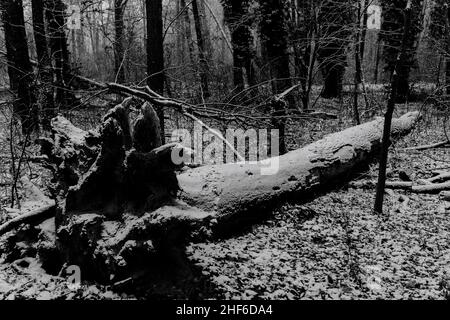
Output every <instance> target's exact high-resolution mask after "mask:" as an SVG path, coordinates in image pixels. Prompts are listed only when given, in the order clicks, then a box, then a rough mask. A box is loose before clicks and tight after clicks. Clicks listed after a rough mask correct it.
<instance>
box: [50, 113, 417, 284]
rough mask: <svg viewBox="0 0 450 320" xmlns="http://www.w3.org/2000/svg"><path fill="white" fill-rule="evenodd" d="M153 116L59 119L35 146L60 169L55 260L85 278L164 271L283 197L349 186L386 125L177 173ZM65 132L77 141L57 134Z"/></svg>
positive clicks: (397, 132) (406, 126)
mask: <svg viewBox="0 0 450 320" xmlns="http://www.w3.org/2000/svg"><path fill="white" fill-rule="evenodd" d="M149 108H150V106H149V105H146V106H143V107H142V108H141V116H140V118H139V119H138V120H137V121H135V122H134V124H133V125H132V124H131V123H130V119H129V118H128V115H127V112H126V110H124V109H126V108H125V107H124V106H120V105H119V106H117V107H115V108H113V109H111V110H110V112H109V113H108V115H107V116H105V117H104V119H103V123H102V125H101V127H100V130H99V131H98V133H97V132H93V133H85V132H82V131H78V130H73V128H72V127H71V126H69V125H68V124H67V123H66V124H65V121H64V120H63V119H62V118H56V119H54V121H53V122H52V125H53V126H54V127H55V129H54V137H53V139H48V140H45V139H44V140H42V141H41V145H42V150H43V152H44V153H45V154H46V155H47V156H48V158H49V159H50V161H51V162H53V163H54V164H56V165H57V170H56V173H57V175H56V179H57V180H58V181H59V183H58V184H57V185H56V187H55V188H56V190H61V192H59V193H58V194H59V195H62V196H60V197H59V198H58V199H57V203H58V210H57V213H56V215H55V223H56V228H57V232H56V237H57V239H56V244H57V246H58V251H59V252H60V254H61V255H62V259H61V260H62V261H65V262H67V263H68V264H76V265H79V266H80V267H81V268H82V269H83V272H84V273H83V274H84V275H85V277H87V278H94V279H96V280H99V281H102V282H110V281H114V282H117V281H121V280H122V279H125V278H127V277H129V275H130V273H133V272H138V270H142V269H144V270H147V271H148V270H149V266H157V265H158V264H159V265H161V261H160V259H161V258H162V257H164V255H165V254H167V253H171V252H181V256H182V252H183V248H184V246H185V245H186V243H187V242H188V241H203V240H205V239H206V238H210V237H211V236H215V235H218V234H219V233H220V232H221V231H222V230H230V225H229V224H228V223H229V222H233V223H239V222H242V221H243V220H244V219H246V218H248V217H253V216H254V215H253V214H254V213H261V212H266V213H269V212H270V210H269V209H270V208H271V207H272V206H273V205H275V204H276V203H278V202H280V201H282V200H284V199H288V198H293V199H296V200H303V199H305V197H306V196H308V195H311V193H313V192H315V191H322V190H326V189H328V188H330V187H332V186H334V185H336V184H339V183H341V182H343V181H345V180H347V179H349V178H351V177H352V175H353V174H354V173H355V172H356V170H359V169H364V168H365V167H367V165H368V163H369V162H370V161H371V160H373V159H374V158H375V156H376V155H377V152H378V150H379V147H380V145H381V137H382V127H383V124H382V121H381V120H376V121H373V122H369V123H367V124H364V125H361V126H358V127H354V128H350V129H347V130H345V131H342V132H339V133H335V134H332V135H329V136H327V137H326V138H325V139H323V140H320V141H317V142H315V143H313V144H311V145H309V146H306V147H305V148H302V149H299V150H295V151H292V152H290V153H287V154H285V155H283V156H280V157H276V158H272V159H269V161H268V163H267V162H265V163H264V164H261V163H237V164H236V163H235V164H226V165H215V166H205V167H199V168H195V169H190V170H188V171H185V172H183V173H180V174H178V175H177V170H178V169H179V165H180V164H175V163H174V162H173V161H172V160H173V157H172V155H173V152H175V153H177V152H178V153H179V152H180V151H181V152H183V150H184V148H183V147H182V146H180V145H176V144H172V145H165V146H161V139H160V136H159V130H158V128H157V127H155V125H156V124H158V123H159V122H158V121H156V120H157V119H156V118H155V114H154V112H152V110H150V109H149ZM146 109H149V110H146ZM417 118H418V113H409V114H406V115H404V116H403V117H401V118H399V119H396V120H394V121H393V128H392V131H393V135H394V136H397V137H399V136H402V135H405V134H407V133H408V132H409V131H410V130H411V129H412V128H413V126H414V123H415V121H416V120H417ZM61 124H63V125H64V124H65V125H64V127H65V128H69V129H70V130H67V131H71V132H74V133H75V134H76V139H73V137H70V135H69V136H67V137H66V136H65V135H64V134H65V132H60V131H59V130H58V129H57V128H58V127H59V126H60V125H61ZM147 127H150V128H153V131H152V132H153V133H152V132H150V131H149V130H146V129H145V128H147ZM141 129H142V131H141ZM88 137H91V138H92V139H87V138H88ZM91 140H92V141H91ZM270 164H271V165H273V167H272V168H269V167H267V165H270ZM68 169H70V170H68ZM271 169H272V170H271ZM273 169H275V171H273ZM264 174H269V175H264ZM169 258H170V257H169ZM170 259H172V258H170ZM177 259H178V258H177V257H175V260H177ZM172 261H173V259H172ZM166 263H167V261H166Z"/></svg>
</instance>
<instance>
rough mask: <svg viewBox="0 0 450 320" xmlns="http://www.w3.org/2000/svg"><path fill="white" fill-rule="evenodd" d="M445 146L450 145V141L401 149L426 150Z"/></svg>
mask: <svg viewBox="0 0 450 320" xmlns="http://www.w3.org/2000/svg"><path fill="white" fill-rule="evenodd" d="M443 147H450V141H442V142H438V143H433V144H428V145H424V146H418V147H410V148H404V149H401V150H402V151H424V150H429V149H436V148H443Z"/></svg>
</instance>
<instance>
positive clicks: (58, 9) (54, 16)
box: [44, 0, 75, 108]
mask: <svg viewBox="0 0 450 320" xmlns="http://www.w3.org/2000/svg"><path fill="white" fill-rule="evenodd" d="M44 1H46V3H45V6H46V9H47V10H46V18H47V23H48V31H49V37H50V41H49V45H50V53H51V56H52V58H53V63H54V73H55V77H54V79H55V83H54V84H55V87H56V95H55V103H56V104H57V106H58V107H59V108H67V107H68V106H70V105H71V104H72V103H73V102H74V101H75V96H74V95H73V94H72V93H71V92H70V83H71V77H70V76H69V75H70V74H71V67H70V60H69V48H68V45H67V36H66V32H65V29H64V26H65V20H66V19H65V12H66V11H65V10H66V6H65V4H64V3H63V2H62V1H61V0H44Z"/></svg>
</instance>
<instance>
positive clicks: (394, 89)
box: [374, 0, 412, 214]
mask: <svg viewBox="0 0 450 320" xmlns="http://www.w3.org/2000/svg"><path fill="white" fill-rule="evenodd" d="M411 2H412V0H408V3H407V4H406V8H405V11H404V21H405V22H404V29H403V39H402V44H401V48H400V54H399V56H398V58H397V62H396V64H395V67H394V70H393V73H392V81H391V92H390V96H389V101H388V105H387V110H386V114H385V116H384V119H385V120H384V130H383V143H382V147H381V156H380V166H379V173H378V185H377V194H376V198H375V209H374V210H375V212H376V213H380V214H381V213H383V202H384V190H385V187H386V168H387V162H388V156H389V146H390V144H391V125H392V116H393V114H394V109H395V103H396V100H397V94H398V90H399V86H400V81H399V80H400V77H401V75H400V74H399V72H398V70H397V69H398V68H399V67H400V66H401V65H402V64H403V63H404V59H406V53H407V49H408V48H407V43H408V40H407V39H408V34H409V30H410V27H411V10H412V9H411Z"/></svg>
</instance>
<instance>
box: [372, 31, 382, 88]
mask: <svg viewBox="0 0 450 320" xmlns="http://www.w3.org/2000/svg"><path fill="white" fill-rule="evenodd" d="M380 59H381V40H380V36H379V35H378V39H377V52H376V54H375V70H374V72H373V83H375V84H377V83H378V74H379V70H380Z"/></svg>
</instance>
